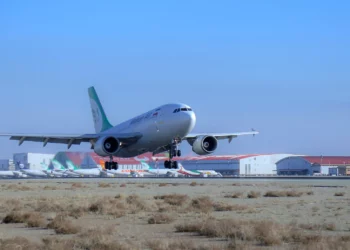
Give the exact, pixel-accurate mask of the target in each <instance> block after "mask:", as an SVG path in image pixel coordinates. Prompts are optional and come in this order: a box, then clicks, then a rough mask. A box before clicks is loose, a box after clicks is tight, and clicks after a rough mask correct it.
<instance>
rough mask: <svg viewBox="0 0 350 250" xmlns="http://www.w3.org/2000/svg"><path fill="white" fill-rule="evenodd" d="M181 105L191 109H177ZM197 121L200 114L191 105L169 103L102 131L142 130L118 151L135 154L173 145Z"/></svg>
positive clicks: (123, 131)
mask: <svg viewBox="0 0 350 250" xmlns="http://www.w3.org/2000/svg"><path fill="white" fill-rule="evenodd" d="M181 108H182V109H187V110H183V111H181V110H180V111H179V112H176V113H174V110H176V109H181ZM195 124H196V115H195V113H194V112H193V111H192V109H191V108H190V107H189V106H188V105H185V104H167V105H163V106H161V107H159V108H157V109H153V110H151V111H149V112H146V113H144V114H142V115H139V116H137V117H135V118H132V119H130V120H128V121H126V122H123V123H121V124H119V125H117V126H115V127H113V128H111V129H108V130H106V131H104V132H102V133H100V135H101V136H103V135H113V134H119V133H135V132H137V133H141V134H142V137H141V138H140V139H139V140H138V141H137V142H136V143H134V144H132V145H130V146H128V147H126V148H121V149H120V150H119V151H118V152H117V153H116V154H115V155H114V156H117V157H134V156H137V155H140V154H142V153H145V152H153V151H155V150H156V149H157V148H160V147H162V146H166V145H169V144H170V143H171V142H172V140H173V139H174V138H183V137H184V136H186V135H187V134H189V133H190V132H191V131H192V129H193V128H194V126H195Z"/></svg>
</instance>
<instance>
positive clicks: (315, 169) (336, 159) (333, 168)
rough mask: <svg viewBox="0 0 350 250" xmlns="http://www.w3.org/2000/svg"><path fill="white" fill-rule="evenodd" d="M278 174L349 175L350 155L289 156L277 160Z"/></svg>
mask: <svg viewBox="0 0 350 250" xmlns="http://www.w3.org/2000/svg"><path fill="white" fill-rule="evenodd" d="M277 174H278V175H350V156H289V157H286V158H284V159H281V160H280V161H279V162H277Z"/></svg>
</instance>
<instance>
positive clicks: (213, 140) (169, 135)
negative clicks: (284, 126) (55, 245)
mask: <svg viewBox="0 0 350 250" xmlns="http://www.w3.org/2000/svg"><path fill="white" fill-rule="evenodd" d="M88 93H89V98H90V104H91V110H92V116H93V120H94V125H95V133H94V134H83V135H79V134H78V135H53V134H50V135H44V134H42V135H34V134H0V136H9V137H10V140H18V141H19V145H21V144H22V143H23V142H24V141H34V142H42V143H43V145H44V146H46V145H47V144H48V143H63V144H67V145H68V149H69V148H70V147H71V146H72V145H79V144H80V143H82V142H88V143H90V144H91V146H92V148H93V149H94V151H95V153H96V154H98V155H99V156H103V157H105V156H109V157H110V162H106V163H105V169H109V170H110V169H118V163H117V162H114V161H113V156H117V157H123V158H127V157H134V156H138V155H140V154H143V153H145V152H152V153H153V155H155V154H159V153H162V152H166V151H167V152H168V153H169V159H168V160H166V161H165V162H164V167H165V168H168V169H172V168H173V169H177V168H178V163H177V161H173V157H175V156H180V155H181V151H180V150H179V145H180V143H181V142H182V141H187V142H188V143H189V144H190V145H191V146H192V150H193V152H195V153H196V154H198V155H207V154H211V153H213V152H214V151H215V150H216V148H217V145H218V140H221V139H228V141H229V142H231V140H232V139H233V138H236V137H237V136H241V135H255V134H258V132H256V131H251V132H241V133H200V134H190V132H191V131H192V129H193V128H194V126H195V123H196V115H195V113H194V111H193V110H192V108H191V107H190V106H188V105H186V104H182V103H172V104H166V105H163V106H160V107H157V108H155V109H152V110H150V111H148V112H146V113H144V114H141V115H139V116H137V117H135V118H132V119H130V120H128V121H125V122H123V123H121V124H119V125H117V126H115V127H113V126H112V125H111V124H110V122H109V121H108V119H107V116H106V114H105V111H104V109H103V108H102V105H101V102H100V100H99V98H98V96H97V93H96V91H95V89H94V87H90V88H89V89H88Z"/></svg>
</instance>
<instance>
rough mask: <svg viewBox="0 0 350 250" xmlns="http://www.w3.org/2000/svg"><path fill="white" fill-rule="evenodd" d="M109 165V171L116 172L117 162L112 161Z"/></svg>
mask: <svg viewBox="0 0 350 250" xmlns="http://www.w3.org/2000/svg"><path fill="white" fill-rule="evenodd" d="M110 165H111V169H113V170H118V162H114V161H112V162H111V163H110Z"/></svg>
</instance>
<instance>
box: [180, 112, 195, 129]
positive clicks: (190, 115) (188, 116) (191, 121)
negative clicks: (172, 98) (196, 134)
mask: <svg viewBox="0 0 350 250" xmlns="http://www.w3.org/2000/svg"><path fill="white" fill-rule="evenodd" d="M183 114H184V116H185V120H186V125H187V128H188V133H189V132H191V130H192V129H193V128H194V126H195V125H196V115H195V113H194V112H193V111H191V112H184V113H183Z"/></svg>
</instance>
